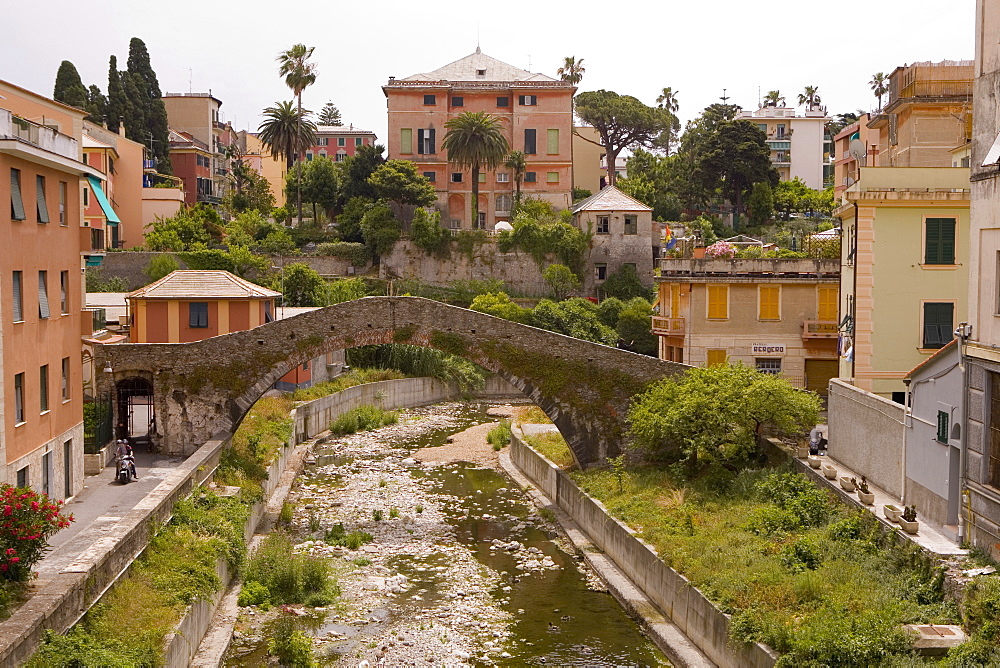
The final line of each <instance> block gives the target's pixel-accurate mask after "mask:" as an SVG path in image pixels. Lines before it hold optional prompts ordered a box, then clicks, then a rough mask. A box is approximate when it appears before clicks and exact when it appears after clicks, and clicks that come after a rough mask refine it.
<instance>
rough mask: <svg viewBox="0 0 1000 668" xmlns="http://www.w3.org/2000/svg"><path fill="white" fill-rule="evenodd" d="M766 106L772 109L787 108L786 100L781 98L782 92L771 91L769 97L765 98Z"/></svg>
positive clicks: (768, 93)
mask: <svg viewBox="0 0 1000 668" xmlns="http://www.w3.org/2000/svg"><path fill="white" fill-rule="evenodd" d="M764 106H765V107H766V106H772V107H783V106H785V98H784V97H782V96H781V91H778V90H770V91H768V92H767V95H765V96H764Z"/></svg>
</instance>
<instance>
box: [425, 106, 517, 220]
mask: <svg viewBox="0 0 1000 668" xmlns="http://www.w3.org/2000/svg"><path fill="white" fill-rule="evenodd" d="M444 126H445V127H446V128H448V134H446V135H445V136H444V141H443V142H441V145H442V146H443V147H444V149H445V150H446V151H447V152H448V161H449V162H451V163H453V164H455V165H458V166H459V167H469V168H471V170H472V221H473V222H472V225H473V227H478V225H479V169H480V168H481V167H485V168H486V169H496V168H497V167H499V166H500V165H501V164H502V163H503V159H504V156H506V155H507V152H508V151H509V150H510V145H509V144H508V143H507V137H505V136H504V134H503V124H502V122H501V120H500V117H499V116H495V115H493V114H488V113H486V112H485V111H467V112H465V113H463V114H459V115H458V116H455V117H454V118H452V119H451V120H449V121H447V122H446V123H445V124H444Z"/></svg>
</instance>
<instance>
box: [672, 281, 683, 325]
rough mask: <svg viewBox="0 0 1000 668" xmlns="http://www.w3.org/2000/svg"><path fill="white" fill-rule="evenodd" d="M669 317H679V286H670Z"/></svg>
mask: <svg viewBox="0 0 1000 668" xmlns="http://www.w3.org/2000/svg"><path fill="white" fill-rule="evenodd" d="M670 317H671V318H679V317H681V286H679V285H671V286H670Z"/></svg>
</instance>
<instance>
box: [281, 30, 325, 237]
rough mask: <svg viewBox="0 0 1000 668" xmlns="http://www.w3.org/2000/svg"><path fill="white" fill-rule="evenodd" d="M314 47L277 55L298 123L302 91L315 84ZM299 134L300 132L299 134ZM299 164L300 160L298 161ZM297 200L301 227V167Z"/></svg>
mask: <svg viewBox="0 0 1000 668" xmlns="http://www.w3.org/2000/svg"><path fill="white" fill-rule="evenodd" d="M314 49H315V47H312V46H306V45H305V44H296V45H295V46H293V47H292V48H290V49H288V50H287V51H282V52H281V53H279V54H278V76H282V77H285V85H286V86H288V87H289V88H291V89H292V93H293V94H294V95H295V97H296V98H298V109H299V123H301V122H302V91H303V90H305V89H306V88H308V87H309V86H311V85H313V84H314V83H316V75H317V72H316V63H310V62H309V59H310V58H312V55H313V50H314ZM297 134H301V130H300V131H299V133H297ZM299 162H300V163H301V160H300V161H299ZM295 171H296V179H297V181H298V188H296V190H297V191H298V200H299V225H302V165H301V164H299V166H298V167H297V168H296V170H295Z"/></svg>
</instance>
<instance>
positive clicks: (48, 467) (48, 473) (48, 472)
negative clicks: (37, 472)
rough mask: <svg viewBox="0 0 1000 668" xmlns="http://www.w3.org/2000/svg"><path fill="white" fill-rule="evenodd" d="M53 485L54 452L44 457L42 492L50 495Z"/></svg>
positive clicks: (47, 453)
mask: <svg viewBox="0 0 1000 668" xmlns="http://www.w3.org/2000/svg"><path fill="white" fill-rule="evenodd" d="M51 485H52V452H51V451H49V452H46V453H45V454H43V455H42V492H44V493H45V494H46V495H48V494H49V493H50V492H51V491H52V490H51Z"/></svg>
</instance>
